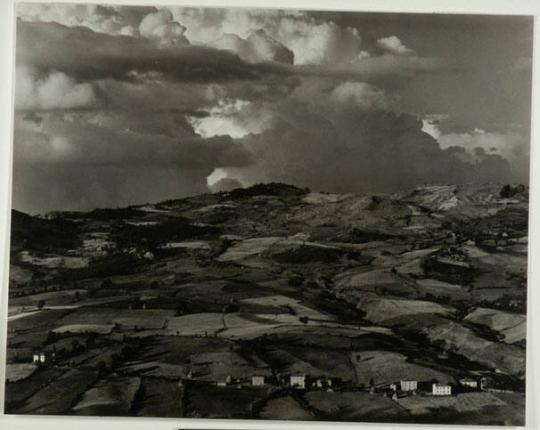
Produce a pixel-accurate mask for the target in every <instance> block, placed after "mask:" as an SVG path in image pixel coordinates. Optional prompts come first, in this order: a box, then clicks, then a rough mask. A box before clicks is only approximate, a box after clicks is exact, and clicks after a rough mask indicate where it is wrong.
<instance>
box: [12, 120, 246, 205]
mask: <svg viewBox="0 0 540 430" xmlns="http://www.w3.org/2000/svg"><path fill="white" fill-rule="evenodd" d="M122 115H130V113H120V112H117V113H116V116H115V115H96V114H95V113H94V112H77V113H62V112H58V111H56V112H43V113H41V114H40V116H39V118H36V117H35V115H34V116H30V115H24V116H23V115H21V114H18V115H16V119H15V133H14V189H15V190H16V194H17V198H16V199H14V202H15V203H16V205H15V207H18V208H19V209H22V210H32V211H35V210H37V208H38V207H39V205H43V208H44V209H53V208H54V206H51V205H52V204H53V203H54V204H56V205H57V206H56V209H61V208H69V209H84V208H90V207H96V206H106V205H109V206H110V205H111V203H112V205H113V206H116V205H119V204H134V203H139V202H141V201H143V202H144V201H145V200H160V199H161V200H162V199H166V198H172V197H178V196H182V195H190V194H194V193H199V192H204V191H206V190H207V183H206V177H207V176H208V175H209V174H210V173H211V172H212V171H213V170H214V169H215V168H216V167H219V166H242V165H245V164H249V163H250V162H251V160H250V154H249V153H248V151H247V150H246V149H245V148H243V147H242V146H241V145H239V144H237V143H235V142H234V141H233V140H232V139H231V138H230V137H229V136H220V137H213V138H210V139H203V138H201V137H200V136H198V135H197V134H195V133H194V131H193V129H192V128H191V127H190V125H189V124H188V123H187V122H186V121H185V119H184V118H183V116H179V117H177V118H176V121H173V119H172V118H171V120H170V124H169V127H164V128H163V129H160V128H158V127H159V122H157V123H155V124H154V123H153V122H152V121H147V122H144V121H143V122H142V123H141V124H138V123H137V121H136V119H137V117H136V116H132V117H128V118H125V119H122V118H121V116H122ZM131 115H133V114H132V113H131ZM172 116H173V114H171V117H172ZM141 117H142V116H141ZM156 117H157V116H156ZM128 124H129V127H128V126H127V125H128ZM171 129H174V130H175V134H174V136H172V135H170V133H169V131H170V130H171ZM120 172H126V176H122V175H121V174H120ZM137 172H138V173H137ZM150 172H152V173H150ZM137 175H139V176H137ZM62 178H63V179H62ZM141 178H145V180H147V181H148V182H147V183H143V181H142V179H141ZM62 180H63V181H64V183H63V182H62ZM34 181H36V182H35V183H33V182H34ZM168 181H172V182H168ZM31 183H33V185H31ZM40 184H43V186H41V185H40ZM71 184H77V186H78V187H79V191H78V193H79V195H78V196H75V195H74V194H73V192H74V190H71ZM45 187H51V188H50V189H49V194H50V191H51V190H54V193H53V194H55V198H54V199H52V200H51V202H50V203H46V202H44V201H43V200H44V199H42V198H41V197H38V198H36V196H35V192H36V188H39V189H40V192H42V193H43V195H47V193H46V192H45V189H44V188H45ZM56 187H58V189H57V188H56ZM139 187H140V188H139ZM70 190H71V191H70ZM126 191H127V194H124V192H126ZM81 196H85V197H84V201H82V200H81ZM115 198H116V201H117V203H114V199H115ZM15 203H14V204H15Z"/></svg>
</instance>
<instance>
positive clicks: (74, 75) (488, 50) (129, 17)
mask: <svg viewBox="0 0 540 430" xmlns="http://www.w3.org/2000/svg"><path fill="white" fill-rule="evenodd" d="M17 16H18V22H17V42H16V43H17V45H16V77H15V87H16V88H15V134H14V169H13V172H14V173H13V175H14V178H13V186H14V190H13V207H14V208H16V209H19V210H23V211H27V212H31V213H36V212H46V211H51V210H86V209H92V208H95V207H117V206H124V205H129V204H136V203H144V202H149V201H159V200H164V199H170V198H177V197H183V196H188V195H194V194H198V193H202V192H207V191H208V190H209V186H210V189H211V190H222V189H228V188H230V187H235V186H240V185H243V186H247V185H250V184H253V183H257V182H267V181H282V182H287V183H291V184H294V185H298V186H307V187H310V188H313V189H316V190H320V191H331V192H371V193H376V192H394V191H398V190H400V189H403V188H406V187H414V186H416V185H419V184H426V183H464V182H487V181H498V182H522V183H527V182H528V169H529V165H528V159H529V140H530V131H529V123H530V100H531V61H530V59H531V57H532V27H533V21H532V18H529V17H500V16H499V17H495V16H459V15H414V14H403V15H399V14H373V13H369V14H367V13H350V12H347V13H339V12H309V11H292V10H286V11H285V10H254V9H233V8H229V9H215V8H213V9H210V8H185V7H171V6H166V7H135V6H120V5H111V6H106V5H86V4H55V3H48V4H46V3H20V4H18V5H17Z"/></svg>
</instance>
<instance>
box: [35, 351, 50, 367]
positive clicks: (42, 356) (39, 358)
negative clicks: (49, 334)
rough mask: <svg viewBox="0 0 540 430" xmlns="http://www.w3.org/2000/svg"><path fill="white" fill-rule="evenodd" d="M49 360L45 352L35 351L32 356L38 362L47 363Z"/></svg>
mask: <svg viewBox="0 0 540 430" xmlns="http://www.w3.org/2000/svg"><path fill="white" fill-rule="evenodd" d="M46 361H47V355H46V354H45V353H44V352H40V353H34V354H33V356H32V362H33V363H36V364H45V362H46Z"/></svg>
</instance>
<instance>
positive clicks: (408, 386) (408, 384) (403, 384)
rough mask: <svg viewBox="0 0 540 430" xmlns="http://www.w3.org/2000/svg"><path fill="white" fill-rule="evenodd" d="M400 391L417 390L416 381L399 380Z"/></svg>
mask: <svg viewBox="0 0 540 430" xmlns="http://www.w3.org/2000/svg"><path fill="white" fill-rule="evenodd" d="M399 385H400V388H401V391H416V390H418V381H400V382H399Z"/></svg>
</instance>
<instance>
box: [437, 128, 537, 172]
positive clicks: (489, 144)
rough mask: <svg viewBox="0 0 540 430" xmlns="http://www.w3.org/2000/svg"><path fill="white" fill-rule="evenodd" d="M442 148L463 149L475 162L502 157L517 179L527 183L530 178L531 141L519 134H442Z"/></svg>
mask: <svg viewBox="0 0 540 430" xmlns="http://www.w3.org/2000/svg"><path fill="white" fill-rule="evenodd" d="M437 140H438V142H439V144H440V146H441V148H443V149H447V148H455V147H457V148H463V149H464V151H465V153H466V154H467V156H468V157H469V158H470V159H472V160H475V161H478V160H481V159H483V158H485V156H486V155H495V156H500V157H502V158H504V159H505V160H507V161H508V162H509V163H510V165H511V167H512V170H513V172H514V174H515V176H516V178H517V179H518V180H519V181H520V182H527V181H528V176H529V139H528V138H527V137H526V136H524V135H523V134H520V133H517V132H511V131H510V132H504V133H502V132H487V131H485V130H482V129H479V128H476V129H474V130H473V131H471V132H466V133H448V134H441V135H440V136H439V138H438V139H437Z"/></svg>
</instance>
